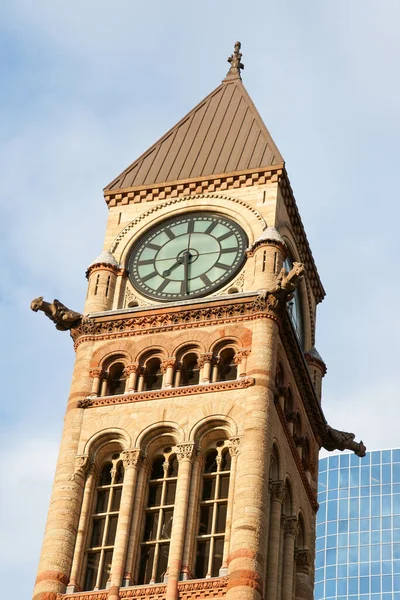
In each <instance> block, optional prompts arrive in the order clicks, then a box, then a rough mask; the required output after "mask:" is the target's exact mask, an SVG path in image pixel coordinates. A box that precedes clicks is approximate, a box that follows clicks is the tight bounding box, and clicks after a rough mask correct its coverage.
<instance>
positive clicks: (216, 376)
mask: <svg viewBox="0 0 400 600" xmlns="http://www.w3.org/2000/svg"><path fill="white" fill-rule="evenodd" d="M218 379H219V358H216V359H215V360H213V362H212V374H211V383H215V382H216V381H218Z"/></svg>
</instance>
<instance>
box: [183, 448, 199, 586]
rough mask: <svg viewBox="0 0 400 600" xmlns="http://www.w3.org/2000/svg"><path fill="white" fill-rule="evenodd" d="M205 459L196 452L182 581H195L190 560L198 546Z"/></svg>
mask: <svg viewBox="0 0 400 600" xmlns="http://www.w3.org/2000/svg"><path fill="white" fill-rule="evenodd" d="M203 465H204V459H203V456H202V454H201V452H200V451H197V452H196V459H195V460H194V463H193V468H192V476H191V485H190V494H189V506H188V517H187V527H186V530H187V535H186V536H185V546H184V550H183V559H182V569H181V574H182V579H183V580H185V581H186V580H188V579H193V576H192V573H191V570H190V560H191V557H192V556H193V552H194V546H195V544H196V533H197V530H196V525H197V515H198V510H199V494H200V486H201V483H202V477H201V476H202V471H203Z"/></svg>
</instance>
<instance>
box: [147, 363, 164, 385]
mask: <svg viewBox="0 0 400 600" xmlns="http://www.w3.org/2000/svg"><path fill="white" fill-rule="evenodd" d="M162 378H163V375H162V372H161V361H160V359H159V358H151V359H150V360H148V361H147V363H146V371H145V375H144V382H145V389H146V390H159V389H160V388H161V386H162Z"/></svg>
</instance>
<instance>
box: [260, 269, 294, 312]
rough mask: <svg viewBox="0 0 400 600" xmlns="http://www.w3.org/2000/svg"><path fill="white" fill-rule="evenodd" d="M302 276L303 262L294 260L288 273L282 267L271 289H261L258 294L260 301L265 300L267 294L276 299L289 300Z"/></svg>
mask: <svg viewBox="0 0 400 600" xmlns="http://www.w3.org/2000/svg"><path fill="white" fill-rule="evenodd" d="M303 276H304V265H303V263H299V262H294V263H293V268H292V269H291V270H290V272H289V273H288V272H287V271H286V269H285V267H283V268H282V269H281V272H280V273H279V275H278V277H277V278H276V285H275V287H274V288H272V290H262V291H261V292H260V295H259V297H258V298H259V300H260V301H261V302H266V301H267V297H268V295H272V296H274V297H275V298H276V299H277V300H283V301H284V302H289V300H291V299H292V298H293V292H294V290H295V289H296V287H297V286H298V285H299V283H300V281H301V280H302V279H303ZM275 302H276V301H275Z"/></svg>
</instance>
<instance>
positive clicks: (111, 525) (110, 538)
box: [106, 515, 118, 546]
mask: <svg viewBox="0 0 400 600" xmlns="http://www.w3.org/2000/svg"><path fill="white" fill-rule="evenodd" d="M117 523H118V515H116V516H115V517H110V519H109V521H108V531H107V538H106V546H113V545H114V542H115V534H116V532H117Z"/></svg>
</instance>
